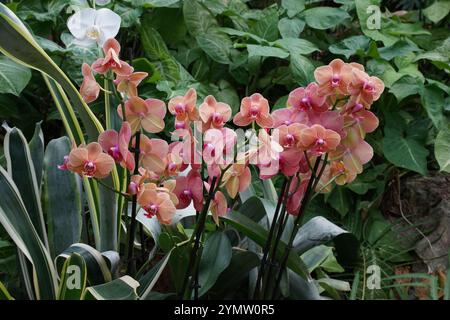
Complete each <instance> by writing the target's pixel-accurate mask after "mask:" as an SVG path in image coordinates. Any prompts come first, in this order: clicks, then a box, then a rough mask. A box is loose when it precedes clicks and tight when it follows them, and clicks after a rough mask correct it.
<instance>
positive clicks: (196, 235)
mask: <svg viewBox="0 0 450 320" xmlns="http://www.w3.org/2000/svg"><path fill="white" fill-rule="evenodd" d="M216 180H217V177H213V179H212V181H211V186H210V188H209V193H208V197H207V198H206V201H205V204H204V206H203V208H202V211H201V213H200V215H199V217H198V220H197V224H196V226H195V229H194V232H193V233H192V236H191V238H190V240H189V242H191V243H192V241H194V239H195V242H194V247H193V248H192V250H191V254H190V257H189V263H188V268H187V270H186V274H185V276H184V281H183V286H182V288H181V292H180V293H181V298H182V299H183V298H184V297H185V295H186V289H187V287H188V284H189V283H190V282H191V281H192V279H191V280H190V279H189V278H190V276H191V271H192V269H193V267H194V266H195V265H194V264H195V263H196V261H197V259H198V260H199V259H200V257H199V256H200V255H198V254H197V253H198V249H199V247H200V238H201V235H202V233H203V229H204V228H205V222H206V217H207V214H208V211H209V205H210V203H211V199H212V198H213V197H214V193H215V189H216V188H215V187H216ZM195 285H196V286H198V283H195ZM188 292H189V291H188Z"/></svg>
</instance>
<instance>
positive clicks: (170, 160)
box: [164, 153, 183, 177]
mask: <svg viewBox="0 0 450 320" xmlns="http://www.w3.org/2000/svg"><path fill="white" fill-rule="evenodd" d="M166 163H167V165H166V169H165V171H164V175H165V176H168V177H170V176H176V175H178V174H179V173H180V171H181V168H182V166H183V159H182V158H180V157H179V156H178V155H177V154H175V153H168V154H167V156H166Z"/></svg>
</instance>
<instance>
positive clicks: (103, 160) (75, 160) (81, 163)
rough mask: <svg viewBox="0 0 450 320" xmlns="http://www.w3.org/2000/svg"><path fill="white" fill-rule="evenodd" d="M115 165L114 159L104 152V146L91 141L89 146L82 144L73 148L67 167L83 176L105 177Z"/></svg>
mask: <svg viewBox="0 0 450 320" xmlns="http://www.w3.org/2000/svg"><path fill="white" fill-rule="evenodd" d="M113 167H114V159H113V158H112V157H111V156H110V155H107V154H106V153H103V152H102V147H101V146H100V144H99V143H97V142H91V143H89V144H88V145H87V146H85V145H80V146H79V147H78V148H74V149H72V151H70V154H69V161H68V162H67V168H68V169H69V170H70V171H72V172H75V173H78V174H79V175H81V176H85V177H88V178H92V177H94V178H99V179H101V178H105V177H107V176H108V175H109V174H110V172H111V171H112V169H113Z"/></svg>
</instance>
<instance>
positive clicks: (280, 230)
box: [262, 177, 292, 299]
mask: <svg viewBox="0 0 450 320" xmlns="http://www.w3.org/2000/svg"><path fill="white" fill-rule="evenodd" d="M291 181H292V177H291V178H289V181H288V184H287V187H286V191H285V193H284V194H283V196H282V198H283V206H282V209H281V214H280V218H279V219H278V222H277V226H278V229H277V232H276V237H275V242H274V245H273V247H272V250H271V251H270V252H269V258H270V262H269V271H268V272H267V279H266V283H265V285H264V291H263V295H262V297H263V299H264V298H265V297H266V294H267V293H268V290H269V285H270V281H271V279H272V271H273V269H274V268H275V267H277V268H278V267H279V265H278V262H277V256H276V254H277V250H278V245H279V243H280V241H281V237H282V235H283V231H284V226H285V223H286V218H287V215H286V206H287V201H288V199H289V188H290V185H291Z"/></svg>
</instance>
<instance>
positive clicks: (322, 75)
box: [314, 59, 353, 96]
mask: <svg viewBox="0 0 450 320" xmlns="http://www.w3.org/2000/svg"><path fill="white" fill-rule="evenodd" d="M352 69H353V68H352V66H350V65H348V64H346V63H345V62H344V61H342V60H341V59H334V60H333V61H331V62H330V64H329V65H327V66H322V67H318V68H317V69H316V70H315V71H314V77H315V79H316V81H317V83H318V84H319V91H318V92H319V94H320V95H325V96H327V95H333V94H339V95H345V94H348V89H347V88H348V85H349V83H350V82H351V81H352Z"/></svg>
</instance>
